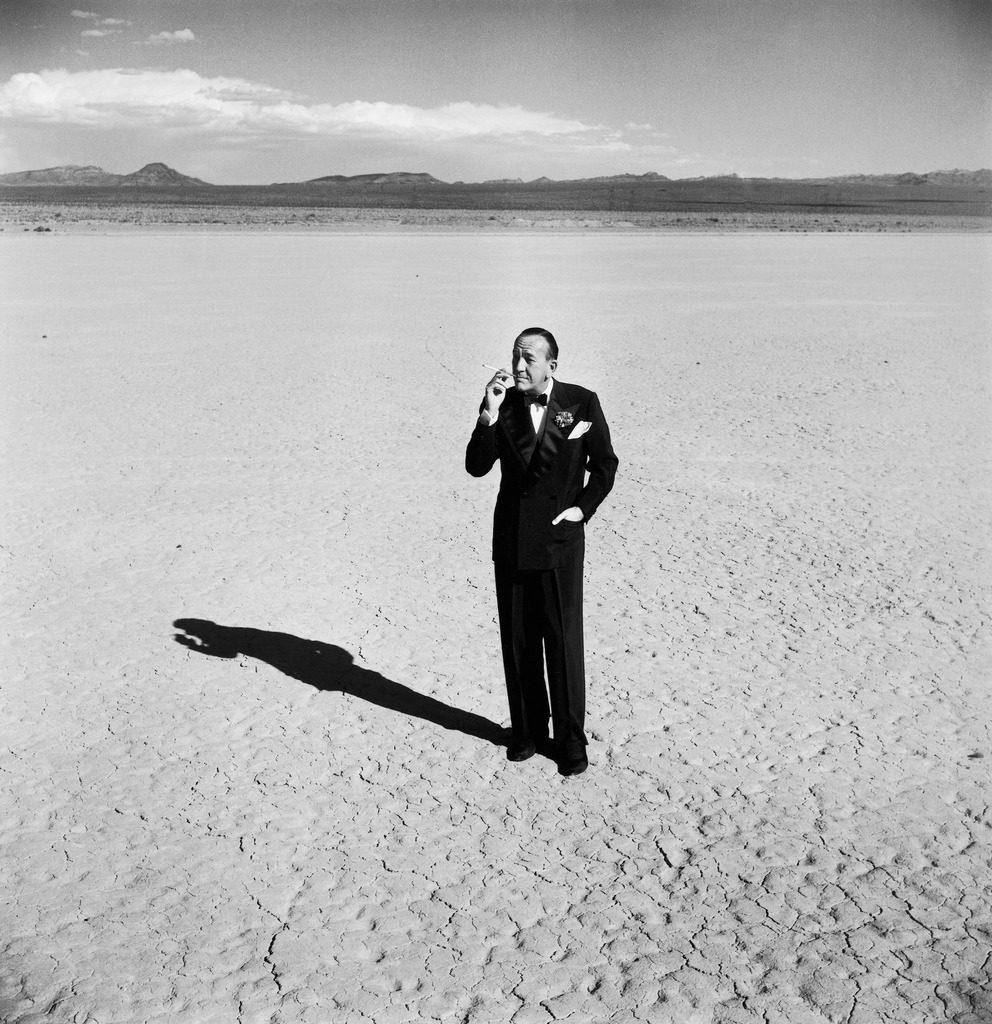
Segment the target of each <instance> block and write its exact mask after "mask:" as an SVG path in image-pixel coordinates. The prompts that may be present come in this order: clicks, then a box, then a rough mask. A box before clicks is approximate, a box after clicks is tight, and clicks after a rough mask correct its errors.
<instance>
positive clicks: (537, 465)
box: [529, 381, 578, 477]
mask: <svg viewBox="0 0 992 1024" xmlns="http://www.w3.org/2000/svg"><path fill="white" fill-rule="evenodd" d="M577 408H578V406H577V405H574V406H571V407H570V406H569V405H568V395H567V394H566V393H565V389H564V387H563V385H561V384H560V383H559V382H558V381H555V384H554V387H553V388H552V389H551V398H550V399H549V401H548V408H547V411H546V412H545V414H544V430H543V432H542V437H541V443H540V445H539V446H538V448H537V451H536V452H534V457H533V458H532V459H531V460H530V467H529V473H530V475H531V476H533V477H539V476H542V475H543V474H544V473H546V472H547V471H548V469H549V467H550V466H551V464H552V463H553V462H554V461H555V456H556V455H557V454H558V449H559V448H560V447H561V445H562V442H563V441H564V440H565V434H566V432H567V431H568V430H570V429H571V428H570V427H568V426H566V427H565V428H564V429H563V428H562V427H561V426H560V425H559V419H560V417H559V415H558V414H559V413H566V414H570V415H572V417H573V418H574V416H575V410H576V409H577Z"/></svg>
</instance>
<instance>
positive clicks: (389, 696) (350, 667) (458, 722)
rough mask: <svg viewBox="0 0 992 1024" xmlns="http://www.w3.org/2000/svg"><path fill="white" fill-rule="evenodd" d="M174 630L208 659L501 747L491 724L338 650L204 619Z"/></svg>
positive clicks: (501, 736) (502, 738)
mask: <svg viewBox="0 0 992 1024" xmlns="http://www.w3.org/2000/svg"><path fill="white" fill-rule="evenodd" d="M173 626H175V628H176V629H178V630H181V631H182V632H181V633H177V634H176V635H175V640H176V643H178V644H182V645H183V647H188V648H189V649H190V650H192V651H198V652H199V653H200V654H207V655H210V657H213V658H236V657H237V656H238V655H245V656H246V657H249V658H256V659H257V660H258V661H264V662H265V663H266V664H268V665H271V666H272V667H273V668H275V669H278V670H279V671H280V672H282V673H283V674H284V675H287V676H291V677H292V678H293V679H299V680H300V682H302V683H306V684H307V685H308V686H312V687H314V688H315V689H317V690H327V691H330V692H337V693H348V694H351V695H352V696H353V697H360V698H361V699H362V700H366V701H368V702H369V703H370V704H377V705H378V706H379V707H381V708H388V709H389V710H390V711H398V712H399V713H400V714H403V715H408V716H409V717H410V718H422V719H423V720H424V721H425V722H431V723H433V724H434V725H439V726H441V728H443V729H453V730H456V731H458V732H463V733H465V734H466V735H467V736H474V737H475V738H476V739H480V740H486V741H488V742H489V743H493V744H495V745H496V746H506V742H507V741H506V731H505V730H504V729H502V728H500V727H499V726H498V725H496V723H495V722H491V721H490V720H489V719H488V718H483V717H482V716H481V715H476V714H473V713H472V712H471V711H462V710H461V709H460V708H454V707H452V706H451V705H450V704H445V703H443V702H442V701H439V700H435V699H434V698H433V697H427V696H425V695H424V694H422V693H417V691H416V690H411V689H410V688H409V687H408V686H404V685H403V684H402V683H397V682H395V681H394V680H392V679H387V678H386V677H385V676H383V675H380V674H379V673H378V672H373V671H372V670H371V669H367V668H361V667H360V666H358V665H356V664H355V659H354V658H353V657H352V656H351V655H350V654H349V653H348V652H347V651H346V650H345V649H344V648H343V647H338V646H336V645H335V644H325V643H321V642H320V641H319V640H304V639H302V638H300V637H298V636H292V635H291V634H289V633H274V632H270V631H268V630H264V629H250V628H245V627H240V626H219V625H217V623H215V622H209V621H208V620H206V619H176V621H175V622H174V623H173Z"/></svg>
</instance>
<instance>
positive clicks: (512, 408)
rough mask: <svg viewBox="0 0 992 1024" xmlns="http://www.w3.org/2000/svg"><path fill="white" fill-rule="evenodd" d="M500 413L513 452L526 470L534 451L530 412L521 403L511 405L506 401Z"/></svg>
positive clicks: (516, 402) (515, 402)
mask: <svg viewBox="0 0 992 1024" xmlns="http://www.w3.org/2000/svg"><path fill="white" fill-rule="evenodd" d="M500 412H501V415H502V418H503V420H504V422H505V423H506V432H507V434H509V436H510V441H511V444H512V447H513V450H514V452H516V454H517V458H519V459H520V464H521V465H522V466H523V467H524V468H525V469H526V468H527V464H528V463H529V462H530V458H531V455H532V453H533V451H534V425H533V423H532V422H531V418H530V412H529V411H528V409H527V407H526V406H525V405H524V403H523V402H522V401H514V402H513V403H512V404H510V402H509V401H507V402H506V403H505V405H504V408H503V409H502V410H500Z"/></svg>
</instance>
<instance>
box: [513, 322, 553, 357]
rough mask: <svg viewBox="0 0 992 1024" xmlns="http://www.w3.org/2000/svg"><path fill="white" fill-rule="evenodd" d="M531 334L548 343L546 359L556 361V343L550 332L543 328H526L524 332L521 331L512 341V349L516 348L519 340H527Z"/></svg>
mask: <svg viewBox="0 0 992 1024" xmlns="http://www.w3.org/2000/svg"><path fill="white" fill-rule="evenodd" d="M532 334H536V335H537V336H538V337H540V338H543V339H544V340H545V341H546V342H547V343H548V358H549V359H554V360H556V361H557V359H558V342H557V341H555V336H554V335H553V334H552V333H551V332H550V331H546V330H545V329H544V328H543V327H528V328H527V329H526V330H523V331H521V332H520V333H519V334H518V335H517V336H516V338H514V340H513V346H514V348H516V346H517V343H518V342H519V341H520V340H521V339H523V338H527V337H529V336H530V335H532Z"/></svg>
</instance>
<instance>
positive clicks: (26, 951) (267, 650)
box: [0, 232, 992, 1024]
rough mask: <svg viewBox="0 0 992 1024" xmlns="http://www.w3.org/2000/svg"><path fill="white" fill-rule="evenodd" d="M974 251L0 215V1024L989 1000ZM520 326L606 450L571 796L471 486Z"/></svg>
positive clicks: (981, 255)
mask: <svg viewBox="0 0 992 1024" xmlns="http://www.w3.org/2000/svg"><path fill="white" fill-rule="evenodd" d="M990 248H992V247H990V244H989V240H988V239H987V238H982V237H964V236H953V235H928V236H895V237H893V236H880V237H867V236H853V237H842V236H837V235H819V236H807V237H795V236H790V237H779V236H775V235H755V236H748V237H733V236H721V235H716V234H714V235H707V236H678V235H664V234H656V235H637V236H629V235H571V236H568V237H549V236H543V235H536V234H531V235H527V234H519V235H512V236H510V235H508V236H494V235H488V236H486V237H481V236H474V235H466V234H455V235H425V234H417V233H409V234H398V235H394V236H382V235H379V236H361V235H340V234H337V235H336V234H333V233H327V234H322V235H307V236H300V235H296V236H287V235H278V234H265V233H249V234H244V233H243V234H240V235H236V236H232V235H225V234H221V233H217V234H202V233H201V234H192V233H189V234H183V233H181V232H176V233H171V234H170V233H159V234H154V235H149V234H142V233H138V232H136V233H133V234H128V233H119V234H116V235H112V236H108V237H96V236H88V237H79V236H71V235H68V236H59V235H50V236H44V237H39V236H34V235H32V236H30V237H22V236H18V237H11V236H9V235H8V236H5V237H3V238H2V239H0V255H2V258H3V261H4V272H5V278H6V281H7V288H6V289H5V292H4V295H3V297H2V299H0V311H2V317H3V336H4V339H5V340H4V367H5V376H6V380H7V384H6V385H5V387H6V390H7V395H6V399H7V401H6V404H7V408H8V418H7V426H8V427H9V428H10V429H8V430H6V431H5V434H6V437H5V442H4V476H5V479H6V480H7V481H9V487H7V489H6V494H5V497H4V513H3V540H2V551H0V554H2V556H3V561H4V570H3V571H4V577H5V581H6V582H5V602H4V612H3V617H4V625H5V637H6V639H5V640H4V647H3V652H4V663H5V669H4V673H3V682H2V690H3V692H2V709H0V713H2V715H3V735H4V741H5V743H4V750H3V754H2V760H0V792H2V799H3V807H4V819H3V820H4V828H3V831H2V838H0V858H2V861H0V863H2V873H0V878H2V886H3V893H2V895H3V906H4V910H3V912H2V929H0V963H2V972H3V973H2V983H0V984H2V987H0V1016H2V1019H3V1020H4V1021H6V1022H9V1024H39V1022H42V1021H45V1022H73V1024H132V1022H156V1024H166V1022H169V1024H173V1022H179V1024H212V1022H217V1024H236V1022H238V1024H263V1022H272V1024H277V1022H283V1024H290V1022H314V1024H319V1022H334V1024H358V1022H368V1021H372V1022H375V1024H404V1022H411V1024H412V1022H421V1021H438V1022H446V1024H447V1022H451V1024H466V1022H471V1024H488V1022H494V1024H495V1022H513V1024H545V1022H551V1021H569V1022H573V1024H584V1022H589V1021H595V1022H615V1024H621V1022H631V1024H632V1022H635V1021H643V1022H679V1024H751V1022H767V1024H824V1022H830V1024H931V1022H939V1021H951V1022H954V1024H988V1022H989V1021H990V1020H992V995H990V949H992V892H990V884H992V871H990V839H992V828H990V825H992V812H990V808H989V801H990V786H989V781H990V772H989V766H990V764H992V747H990V736H989V710H988V709H989V668H990V658H989V653H990V652H989V646H988V636H989V632H988V627H989V619H988V615H989V590H988V581H989V580H990V579H992V573H990V571H989V570H990V562H989V550H988V532H987V526H988V512H989V506H990V486H989V485H990V479H992V477H990V472H989V425H990V423H989V410H990V403H989V387H990V375H989V350H988V337H989V332H988V328H989V302H988V298H989V296H988V281H989V277H988V269H989V265H990ZM53 297H56V298H53ZM532 321H536V322H544V323H546V324H547V325H548V326H549V327H551V328H552V329H553V330H555V332H556V333H557V334H558V336H559V338H560V340H561V343H562V360H561V367H560V373H561V376H562V378H563V379H565V380H576V381H579V382H583V383H587V384H591V385H593V386H595V387H596V389H597V390H598V391H599V393H600V396H601V398H602V402H603V406H604V408H605V410H606V412H607V415H608V417H609V418H610V420H611V423H612V426H613V431H614V441H615V445H616V448H617V451H618V454H619V456H620V459H621V471H620V476H619V479H618V484H617V487H616V490H615V492H614V494H613V495H612V496H611V498H610V499H609V500H608V502H607V503H606V504H605V505H604V506H603V508H602V509H601V511H600V513H599V516H598V517H597V518H596V519H595V520H594V521H593V523H592V524H591V525H590V528H589V540H588V555H587V582H586V589H587V593H586V631H587V647H588V651H587V660H588V670H589V693H590V701H589V703H590V723H589V724H590V733H591V741H592V744H591V748H590V755H591V761H592V766H591V768H590V770H589V772H588V773H586V774H585V775H583V776H581V777H579V778H574V779H564V780H563V779H561V778H560V777H559V776H558V775H557V774H556V773H555V770H554V765H553V764H552V763H551V762H550V761H548V760H546V759H543V758H541V757H536V758H533V759H532V760H530V761H528V762H526V763H523V764H519V765H514V764H509V763H508V762H507V761H506V760H505V757H504V750H503V748H502V746H500V736H501V734H500V732H499V729H498V728H497V727H499V726H501V725H502V724H503V723H504V721H505V711H504V703H503V695H502V682H501V674H500V665H499V657H498V647H497V642H496V630H495V624H494V614H495V609H494V600H493V596H492V587H491V579H490V569H489V566H488V564H487V549H488V528H489V516H490V510H491V505H492V500H493V497H494V489H495V480H490V479H486V480H484V481H475V480H472V479H471V478H469V477H468V476H467V475H466V474H464V472H463V470H462V467H461V459H462V454H463V447H464V443H465V440H466V439H467V436H468V432H469V430H470V427H471V422H472V416H473V410H474V408H475V406H476V403H477V402H478V399H479V394H480V393H481V388H482V386H483V384H484V382H485V379H486V377H487V376H488V374H487V371H485V370H484V369H483V368H482V367H481V364H482V363H483V362H490V363H492V362H494V361H496V360H500V359H502V358H505V356H506V355H507V352H506V350H507V349H508V347H509V340H510V339H511V338H512V337H513V335H514V334H515V333H516V331H517V330H519V329H520V327H522V326H523V325H524V324H525V323H529V322H532ZM176 620H180V621H179V624H178V625H177V626H174V625H173V622H174V621H176ZM176 637H178V638H179V639H178V641H177V639H176ZM180 641H182V642H180Z"/></svg>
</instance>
